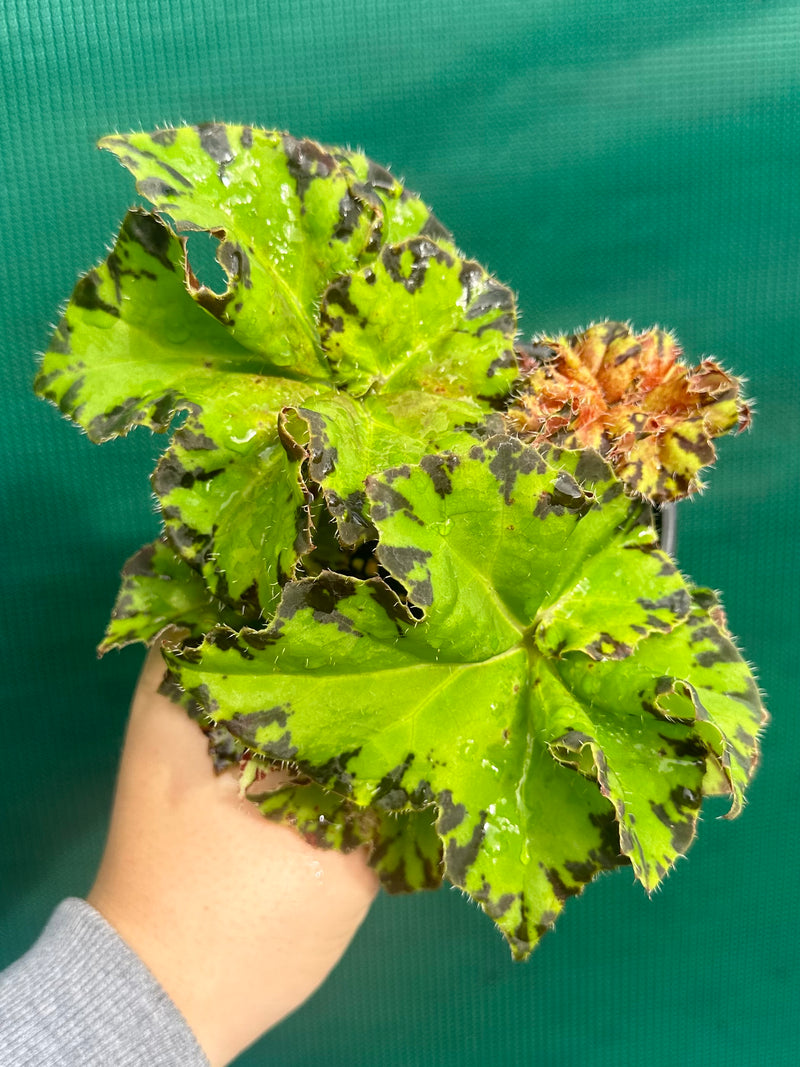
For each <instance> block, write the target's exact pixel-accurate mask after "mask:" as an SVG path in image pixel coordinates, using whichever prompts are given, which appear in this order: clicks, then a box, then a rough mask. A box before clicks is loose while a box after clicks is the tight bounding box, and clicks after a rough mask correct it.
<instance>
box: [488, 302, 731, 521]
mask: <svg viewBox="0 0 800 1067" xmlns="http://www.w3.org/2000/svg"><path fill="white" fill-rule="evenodd" d="M680 355H681V349H680V347H679V346H678V343H677V342H676V340H675V338H674V337H673V336H672V334H670V333H667V332H666V331H665V330H660V329H652V330H647V331H646V332H644V333H640V334H634V333H633V331H632V330H631V329H630V327H629V326H627V325H626V324H624V323H620V322H603V323H599V324H596V325H594V326H590V327H589V329H588V330H584V331H583V332H581V333H576V334H572V335H571V336H563V335H562V336H560V337H540V338H537V339H536V340H535V342H534V344H533V345H531V346H530V347H529V348H528V349H527V350H524V349H523V350H521V351H520V353H519V357H520V363H521V367H522V371H523V386H522V390H521V392H520V393H519V395H518V396H517V397H516V398H515V400H514V402H513V403H512V404H511V405H510V407H509V410H508V417H509V419H510V421H511V424H512V427H513V429H514V430H515V432H517V433H520V434H521V435H522V436H523V437H525V438H526V439H532V440H533V441H534V443H536V442H541V441H543V440H548V441H552V442H554V443H555V444H558V445H560V446H562V447H564V448H594V449H596V450H597V451H598V452H600V453H601V454H602V455H603V456H605V457H606V458H607V459H608V460H609V461H610V462H611V464H612V465H613V467H614V469H615V470H616V473H617V474H618V475H619V477H620V478H622V480H623V481H625V482H626V483H627V485H628V486H629V487H630V488H631V489H632V490H634V491H635V492H637V493H640V494H641V495H642V496H644V497H647V498H648V499H650V500H652V501H656V502H664V501H669V500H677V499H680V498H681V497H684V496H688V495H689V494H690V493H693V492H695V491H696V490H698V489H700V488H702V482H701V481H700V479H699V477H698V472H699V471H700V469H701V468H702V467H705V466H707V465H708V464H710V463H713V461H714V459H715V458H716V450H715V448H714V445H713V444H712V438H714V437H719V436H721V435H722V434H725V433H728V432H730V431H731V430H734V429H736V430H743V429H745V428H746V427H747V426H748V425H749V423H750V408H749V406H748V404H747V402H746V401H745V400H744V399H742V397H741V382H740V380H739V379H738V378H734V377H733V376H732V375H730V374H728V373H727V372H726V371H724V370H723V369H722V368H721V367H720V366H719V365H718V364H717V363H715V362H714V361H713V360H710V359H705V360H703V361H702V362H701V363H700V364H699V365H698V366H696V367H693V368H692V367H688V366H686V365H685V364H683V363H681V362H679V356H680Z"/></svg>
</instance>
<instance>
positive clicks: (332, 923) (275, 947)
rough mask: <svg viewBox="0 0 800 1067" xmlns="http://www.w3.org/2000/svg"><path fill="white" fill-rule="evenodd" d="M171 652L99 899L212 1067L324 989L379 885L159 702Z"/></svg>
mask: <svg viewBox="0 0 800 1067" xmlns="http://www.w3.org/2000/svg"><path fill="white" fill-rule="evenodd" d="M163 670H164V667H163V660H162V659H161V656H160V654H159V652H158V650H153V651H151V652H150V654H149V655H148V657H147V660H146V662H145V666H144V669H143V671H142V674H141V677H140V679H139V684H138V686H137V689H136V693H135V695H134V699H133V704H132V707H131V714H130V720H129V723H128V731H127V735H126V738H125V745H124V749H123V753H122V762H121V765H120V771H119V778H118V781H117V791H116V795H115V799H114V809H113V813H112V818H111V828H110V831H109V837H108V842H107V844H106V849H105V854H104V856H103V860H102V863H101V866H100V870H99V873H98V876H97V881H96V882H95V885H94V887H93V889H92V891H91V893H90V894H89V896H88V901H89V903H90V904H92V905H93V906H94V907H95V908H96V909H97V910H98V911H99V912H100V914H101V915H103V916H104V918H105V919H106V920H107V921H108V922H109V923H110V924H111V925H112V926H113V927H114V928H115V930H116V931H117V932H118V933H119V935H120V936H121V937H122V938H123V940H124V941H125V942H127V944H128V945H129V946H130V947H131V948H132V949H133V950H134V951H135V952H136V953H137V955H138V956H139V957H140V959H141V960H142V961H143V962H144V963H145V964H146V966H147V967H148V968H149V969H150V971H151V972H152V973H153V975H154V976H155V977H156V978H157V979H158V981H159V982H160V983H161V985H162V986H163V988H164V989H165V990H166V991H167V993H168V994H169V995H170V997H171V998H172V1000H173V1002H174V1003H175V1005H176V1006H177V1007H178V1008H179V1010H180V1011H181V1012H182V1014H183V1016H184V1017H185V1019H186V1021H187V1022H188V1024H189V1026H190V1027H191V1028H192V1030H193V1031H194V1034H195V1036H196V1038H197V1040H198V1042H199V1043H200V1045H201V1046H202V1048H203V1050H204V1052H205V1054H206V1055H207V1056H208V1058H209V1060H210V1062H211V1064H212V1067H219V1065H222V1064H226V1063H229V1062H230V1061H231V1060H232V1059H234V1058H235V1057H236V1056H237V1055H238V1054H239V1053H240V1052H242V1051H243V1050H244V1049H245V1048H247V1046H248V1045H250V1044H252V1042H253V1041H255V1040H256V1039H257V1038H258V1037H260V1036H261V1034H262V1033H264V1031H266V1030H267V1029H269V1028H270V1027H271V1026H274V1025H275V1024H276V1023H277V1022H279V1021H280V1020H281V1019H282V1018H284V1017H285V1016H286V1015H288V1014H289V1013H290V1012H292V1011H293V1010H294V1009H295V1008H297V1007H298V1006H299V1005H300V1004H302V1002H303V1001H304V1000H305V999H306V998H307V997H308V996H310V995H311V993H313V992H314V990H315V989H316V988H317V987H318V986H319V985H320V984H321V983H322V982H323V981H324V979H325V977H326V976H327V975H328V974H329V972H330V971H331V970H332V968H333V967H334V966H335V964H336V963H337V961H338V960H339V959H340V957H341V956H342V954H343V953H344V951H345V949H346V948H347V946H348V944H349V943H350V940H351V939H352V937H353V935H354V934H355V932H356V930H357V929H358V927H359V925H360V923H361V921H362V920H363V918H364V917H365V915H366V913H367V911H368V910H369V906H370V904H371V902H372V900H373V898H374V896H375V894H376V892H377V888H378V880H377V877H376V876H375V874H374V873H373V871H372V870H370V868H369V867H368V866H367V864H366V859H365V856H364V854H363V851H358V852H354V853H350V854H349V855H344V854H342V853H340V852H335V851H321V850H319V849H315V848H313V847H312V846H311V845H308V844H307V843H306V842H305V841H303V840H302V839H301V838H300V837H299V836H298V835H297V834H295V833H294V832H293V831H292V830H290V829H287V828H286V827H282V826H277V825H275V824H274V823H270V822H268V821H267V820H266V819H265V818H264V817H263V816H262V815H260V814H259V812H258V811H257V810H256V809H255V808H254V807H253V806H252V805H251V804H250V803H249V802H248V801H247V800H244V799H241V798H240V796H239V788H238V783H237V782H236V780H235V778H234V777H233V775H231V774H223V775H220V776H216V775H215V774H214V772H213V770H212V765H211V760H210V759H209V757H208V753H207V743H206V739H205V737H204V736H203V734H202V732H201V731H200V730H199V729H198V727H197V725H196V724H195V723H193V722H192V721H191V720H190V719H189V718H188V716H187V715H186V713H185V712H184V711H183V710H182V709H181V708H179V707H177V706H176V705H174V704H172V703H171V702H170V701H169V700H167V698H166V697H163V696H160V695H159V694H158V692H157V688H158V684H159V682H160V679H161V677H162V674H163Z"/></svg>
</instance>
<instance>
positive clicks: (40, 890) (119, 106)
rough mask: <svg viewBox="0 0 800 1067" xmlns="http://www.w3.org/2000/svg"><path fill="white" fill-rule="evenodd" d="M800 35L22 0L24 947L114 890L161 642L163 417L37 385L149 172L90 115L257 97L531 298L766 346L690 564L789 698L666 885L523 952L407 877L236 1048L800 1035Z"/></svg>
mask: <svg viewBox="0 0 800 1067" xmlns="http://www.w3.org/2000/svg"><path fill="white" fill-rule="evenodd" d="M798 60H800V11H799V10H798V6H797V4H796V2H795V0H789V2H784V3H778V2H770V0H762V2H758V0H691V2H690V0H648V2H647V3H642V2H641V0H472V2H471V3H468V4H467V3H463V2H461V0H458V2H457V0H405V2H404V3H402V4H398V3H394V2H390V0H313V2H312V0H291V2H290V0H268V2H266V0H262V2H261V3H259V2H257V0H229V2H228V3H218V2H213V3H212V2H210V0H104V2H100V0H59V2H58V3H54V2H53V0H5V3H4V5H3V17H2V20H0V64H1V66H0V78H1V79H2V85H1V86H0V87H1V88H2V92H0V183H1V184H0V190H1V191H0V213H1V214H2V217H1V218H0V225H1V227H2V229H1V231H0V232H2V252H0V282H1V284H2V294H3V299H2V302H1V303H2V306H1V307H0V315H2V332H1V333H0V336H2V338H3V348H4V352H3V362H2V367H3V381H4V388H3V391H2V399H0V404H2V418H1V419H0V435H2V441H1V442H0V448H1V449H2V451H1V452H0V454H2V457H3V460H2V480H3V491H2V511H1V513H0V519H1V520H2V525H3V539H2V545H3V568H2V573H1V575H0V581H2V590H3V596H2V612H3V626H2V642H1V648H2V668H1V669H2V675H1V677H2V680H3V681H2V691H3V697H2V703H1V704H0V722H2V734H0V736H1V737H2V742H0V744H2V756H3V759H2V773H1V774H0V816H1V817H0V966H2V965H3V964H4V963H7V962H8V961H10V960H11V959H13V958H15V957H16V956H17V955H18V954H19V953H21V952H22V951H23V950H24V949H25V948H26V947H27V946H28V945H29V944H30V942H31V941H32V940H33V938H34V937H35V936H36V934H37V933H38V931H39V930H40V928H41V926H42V925H43V923H44V921H45V920H46V918H47V916H48V914H49V912H50V910H51V909H52V907H53V906H54V905H55V904H56V903H57V902H58V901H59V900H60V899H61V898H62V897H63V896H65V895H67V894H71V893H72V894H82V893H85V892H86V891H87V890H88V888H89V885H90V882H91V879H92V876H93V873H94V870H95V867H96V864H97V861H98V858H99V855H100V851H101V848H102V843H103V837H104V832H105V826H106V820H107V814H108V808H109V802H110V796H111V790H112V786H113V780H114V773H115V765H116V761H117V757H118V752H119V746H120V742H121V738H122V731H123V726H124V721H125V717H126V711H127V702H128V699H129V695H130V692H131V689H132V685H133V682H134V678H135V676H136V673H137V670H138V667H139V663H140V660H141V655H140V653H139V652H137V651H135V650H134V651H132V650H126V651H125V652H124V653H121V654H118V655H112V656H110V657H107V658H106V660H104V661H102V662H101V663H98V662H97V661H96V660H95V658H94V646H95V644H96V642H97V641H98V639H99V637H100V636H101V634H102V631H103V627H104V624H105V619H106V616H107V613H108V611H109V608H110V606H111V603H112V601H113V597H114V594H115V591H116V584H117V574H118V571H119V568H120V566H121V564H122V562H123V560H124V559H125V558H126V557H127V556H128V555H129V554H130V553H131V552H133V551H134V550H135V549H136V548H137V547H138V546H139V545H140V544H141V543H142V542H144V541H145V540H149V539H150V538H152V537H153V536H154V534H155V532H156V530H157V523H156V517H155V515H154V513H153V511H152V507H151V502H150V496H149V487H148V483H147V475H148V473H149V469H150V467H151V465H152V463H153V457H154V455H155V452H156V448H157V444H158V442H154V441H153V440H152V439H151V438H150V437H149V436H148V435H147V434H146V433H144V432H137V433H135V434H133V435H132V436H131V437H130V438H129V439H128V440H127V441H117V442H114V443H111V444H108V445H105V446H104V447H103V448H96V447H95V446H92V445H90V444H89V443H88V442H87V441H86V440H85V439H84V438H82V437H81V436H80V435H79V434H78V433H77V432H76V431H75V429H74V428H72V427H71V426H68V425H66V424H62V422H60V421H59V419H58V418H57V416H56V413H55V411H54V410H53V409H52V408H50V407H48V406H46V405H45V404H43V403H41V402H39V401H36V400H35V399H34V398H33V396H32V393H31V388H30V381H31V376H32V374H33V369H34V353H35V352H36V351H39V350H41V349H43V348H44V347H45V345H46V343H47V340H48V337H49V332H50V324H51V323H52V322H54V321H55V318H56V312H57V308H58V307H59V305H60V304H61V303H62V302H64V301H65V300H66V298H67V297H68V295H69V293H70V292H71V289H72V286H73V284H74V282H75V280H76V278H77V276H78V274H79V273H80V272H82V271H85V270H86V269H88V268H89V267H90V266H91V265H92V264H93V263H95V262H96V261H97V260H99V259H100V258H102V257H103V255H104V247H105V246H106V245H107V244H108V243H109V241H110V240H111V238H112V236H113V234H114V232H115V230H116V228H117V226H118V223H119V221H120V220H121V218H122V215H123V213H124V211H125V208H126V207H127V205H128V204H129V202H130V201H131V200H132V182H131V181H130V179H129V177H128V176H127V174H125V173H124V172H123V171H122V169H121V168H120V167H119V166H118V165H117V164H116V163H115V161H114V160H113V159H112V158H111V157H105V156H101V154H100V153H97V152H95V151H94V149H93V147H92V145H93V142H94V141H95V139H96V138H97V137H98V136H100V135H102V134H104V133H107V132H110V131H112V130H114V129H115V128H116V129H120V130H127V129H130V128H136V127H139V128H142V127H143V128H146V129H149V128H152V127H154V126H155V125H156V124H165V123H169V124H175V123H177V122H180V121H204V120H209V119H218V120H226V121H234V122H244V121H247V122H253V123H256V124H260V125H265V126H277V127H281V128H287V129H290V130H291V131H292V132H293V133H295V134H298V135H308V136H312V137H315V138H317V139H319V140H322V141H326V142H329V143H348V142H349V143H350V144H352V145H354V146H356V145H357V146H359V147H362V148H363V149H364V150H366V151H367V152H368V154H369V155H371V156H372V157H373V158H375V159H376V160H378V161H380V162H383V163H388V164H393V165H394V167H395V170H396V171H397V172H398V173H400V174H401V175H404V176H405V178H406V179H407V182H408V184H409V186H410V187H411V188H412V189H414V190H418V191H419V192H420V193H422V194H423V196H424V198H425V199H426V200H427V201H428V202H429V203H431V204H432V205H433V206H434V208H435V210H436V212H437V214H438V215H439V217H440V218H441V219H442V220H443V221H444V222H445V223H446V224H447V225H449V226H450V227H452V229H453V230H454V231H455V233H456V234H457V236H458V239H459V242H460V244H461V246H462V247H463V248H464V249H465V250H467V251H468V252H469V254H470V255H473V256H475V257H476V258H478V259H479V260H480V261H481V262H483V263H485V264H487V265H488V266H489V267H490V268H491V269H492V270H493V271H494V272H495V273H496V274H497V275H498V276H499V277H500V278H501V279H502V280H503V281H505V282H507V283H509V284H511V285H512V286H513V287H514V288H515V289H517V290H518V292H519V296H520V304H521V306H522V308H523V311H524V317H523V326H524V327H525V329H526V330H528V331H530V332H533V331H534V330H538V329H559V328H563V329H566V328H572V327H577V326H580V325H585V324H587V323H588V322H589V321H591V320H593V319H597V318H601V317H606V316H608V317H615V318H629V319H631V320H632V321H633V322H634V323H635V324H636V325H637V326H639V327H646V326H648V325H650V324H652V323H653V322H658V323H660V324H662V325H666V326H669V327H672V328H674V329H676V330H677V332H678V335H679V337H680V338H681V340H682V341H683V343H684V346H685V348H686V351H687V353H688V355H690V356H691V357H697V358H699V357H700V356H701V355H703V354H714V355H717V356H718V357H720V358H721V359H722V360H723V362H724V363H725V365H727V366H729V367H730V368H732V369H734V370H735V371H738V372H739V373H743V374H746V375H747V376H748V377H749V379H750V383H751V385H750V389H751V392H752V393H753V394H754V395H755V396H756V397H757V398H758V410H757V418H756V422H755V427H754V429H753V431H752V433H751V434H750V435H749V436H748V437H747V438H745V439H742V440H739V441H733V440H730V441H728V440H726V441H725V442H723V447H722V449H721V452H722V456H721V463H720V466H719V469H718V470H717V471H715V472H714V473H713V474H712V475H711V478H710V482H711V486H710V491H709V492H708V493H707V494H706V495H705V496H704V497H702V498H700V499H697V500H695V501H693V502H692V503H690V504H685V505H683V506H682V507H681V509H680V511H681V514H680V521H681V531H680V543H679V560H680V563H681V565H682V566H683V568H684V569H685V570H686V571H687V572H688V573H689V574H691V575H692V576H693V577H694V578H695V579H696V580H697V581H698V582H700V583H702V584H707V585H711V586H714V587H717V588H721V589H723V590H724V591H725V594H726V595H725V603H726V606H727V609H728V615H729V619H730V623H731V628H732V629H733V631H734V632H735V633H736V634H738V635H739V638H740V641H741V645H742V647H743V648H745V649H746V651H747V654H748V655H749V656H750V657H751V658H752V660H753V661H755V662H756V663H757V664H758V665H759V669H760V679H761V683H762V685H763V687H764V689H765V690H766V693H767V695H768V703H769V707H770V710H771V711H772V714H773V719H774V722H773V725H772V727H771V729H770V731H769V733H768V735H767V738H766V742H765V745H764V750H765V751H764V766H763V768H762V771H761V772H760V774H759V776H758V779H757V781H756V782H755V785H754V787H753V789H752V793H751V804H750V806H749V808H748V809H747V811H746V812H745V813H744V815H743V816H742V818H741V819H740V820H739V821H738V822H734V823H730V824H729V823H725V822H720V821H717V819H716V818H715V816H716V815H719V814H721V813H722V810H724V809H723V808H722V807H720V806H717V807H715V806H714V805H713V804H709V806H708V808H707V814H706V819H705V823H704V825H703V826H702V828H701V831H700V835H699V840H698V842H697V843H696V845H695V846H694V848H693V850H692V852H691V854H690V857H689V859H688V862H684V863H681V864H680V866H679V868H678V870H677V872H676V873H675V874H674V875H673V876H672V877H671V878H670V879H669V880H668V881H667V883H666V885H665V887H664V889H663V891H662V892H660V893H659V894H658V895H657V896H656V897H655V898H654V899H652V900H647V899H646V898H645V896H644V894H643V893H642V891H641V890H640V889H639V888H638V887H636V886H634V885H633V884H632V876H631V875H630V873H629V872H627V871H625V872H618V873H617V874H615V875H613V876H607V877H606V878H605V879H604V880H601V881H600V882H598V883H597V884H595V885H593V886H591V887H590V888H589V890H588V891H587V893H586V895H585V897H584V898H582V899H581V900H580V901H578V902H574V903H572V904H571V905H570V906H569V907H568V908H567V911H566V914H565V915H564V916H563V917H562V918H561V920H560V921H559V923H558V926H557V931H556V932H555V933H554V934H551V935H550V936H548V937H547V938H545V940H544V942H543V943H542V945H541V946H540V947H539V949H538V950H537V952H536V953H535V954H534V957H533V958H532V960H531V961H530V962H529V963H528V964H525V965H519V964H512V963H511V961H510V959H509V955H508V952H507V950H506V948H505V946H504V944H503V943H502V941H501V939H500V937H499V935H497V934H496V933H495V931H494V930H493V928H492V924H491V923H490V922H489V920H488V919H486V918H485V917H483V916H482V915H481V914H480V913H479V912H478V910H477V908H475V907H474V906H473V905H468V904H467V903H465V902H464V901H463V900H462V899H461V898H460V894H459V893H458V892H457V891H455V890H447V889H445V890H442V891H441V892H439V893H436V894H434V895H425V896H422V895H421V896H418V897H414V898H408V899H400V900H397V899H395V900H390V899H389V898H386V897H382V898H381V899H379V900H378V902H377V904H376V905H375V908H374V910H373V912H372V913H371V915H370V917H369V919H368V921H367V923H366V924H365V926H364V928H363V929H362V931H361V932H360V934H359V936H358V938H357V939H356V941H355V943H354V945H353V947H352V949H351V950H350V952H349V953H348V955H347V957H346V959H345V960H344V961H343V963H342V964H341V966H340V967H339V968H338V969H337V971H336V972H335V974H334V975H333V977H332V978H331V980H330V981H329V982H328V983H327V984H326V985H325V987H324V988H323V989H322V990H321V991H320V992H319V993H318V994H317V995H316V996H315V997H314V998H313V999H312V1000H311V1001H310V1002H309V1003H308V1004H306V1005H305V1007H303V1008H302V1009H301V1010H300V1011H299V1012H297V1013H296V1014H295V1015H294V1016H293V1017H292V1018H290V1019H289V1020H288V1021H286V1022H285V1023H284V1024H282V1025H281V1026H280V1027H279V1028H277V1029H276V1030H275V1031H273V1032H272V1033H271V1034H270V1035H268V1036H267V1037H266V1038H265V1039H264V1040H263V1041H262V1042H261V1043H260V1044H258V1045H257V1046H254V1047H253V1048H252V1049H251V1050H250V1051H249V1052H248V1053H246V1054H245V1055H244V1056H243V1057H242V1058H241V1060H240V1061H238V1062H239V1063H241V1064H242V1065H246V1067H257V1065H261V1064H264V1065H266V1064H280V1065H282V1067H304V1065H312V1064H319V1063H324V1064H326V1065H329V1067H336V1065H340V1064H341V1065H344V1064H358V1065H366V1067H372V1065H376V1067H377V1065H380V1067H417V1065H419V1067H427V1065H429V1064H430V1065H436V1067H451V1065H452V1067H455V1065H458V1067H469V1065H473V1064H475V1065H477V1064H486V1063H491V1064H492V1065H495V1067H504V1065H508V1067H516V1065H518V1064H528V1063H530V1064H536V1065H541V1067H551V1065H552V1067H572V1065H576V1067H577V1065H581V1067H606V1065H609V1067H610V1065H614V1067H620V1065H623V1067H625V1065H628V1064H630V1065H637V1067H638V1065H639V1064H647V1065H648V1067H673V1065H675V1064H687V1065H695V1064H703V1065H706V1064H708V1065H717V1064H719V1065H722V1064H725V1065H729V1064H731V1063H736V1064H744V1065H747V1067H753V1065H759V1064H769V1065H770V1067H779V1065H782V1064H790V1063H791V1064H794V1063H796V1056H797V1048H798V1044H799V1043H800V1014H799V1013H798V1011H797V1004H798V996H799V995H800V954H799V953H798V949H797V946H798V934H799V933H800V930H799V929H798V919H797V916H798V907H797V902H796V883H797V875H798V866H799V864H798V859H797V844H796V839H797V818H796V810H797V808H796V805H797V799H796V793H797V782H798V775H797V769H796V758H797V757H796V749H797V721H796V710H797V699H796V695H795V694H796V687H797V679H798V673H799V672H798V666H800V657H799V656H798V651H797V649H798V582H797V572H798V562H799V560H798V547H797V545H798V541H797V529H798V521H799V520H800V506H799V505H798V473H799V472H800V462H798V452H799V451H800V403H799V402H798V383H797V363H798V357H797V352H796V346H797V338H798V333H799V332H800V331H799V328H800V323H799V322H798V315H797V304H798V296H799V295H800V269H799V268H800V256H799V255H798V238H799V237H800V189H799V188H798V177H799V176H800V170H798V162H800V159H799V153H798V133H800V120H799V119H798V114H799V112H798V104H800V73H799V72H798ZM231 935H232V940H233V944H232V949H233V951H234V952H235V939H236V936H237V933H236V929H235V926H232V927H231ZM242 936H246V933H245V932H244V931H242Z"/></svg>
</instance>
